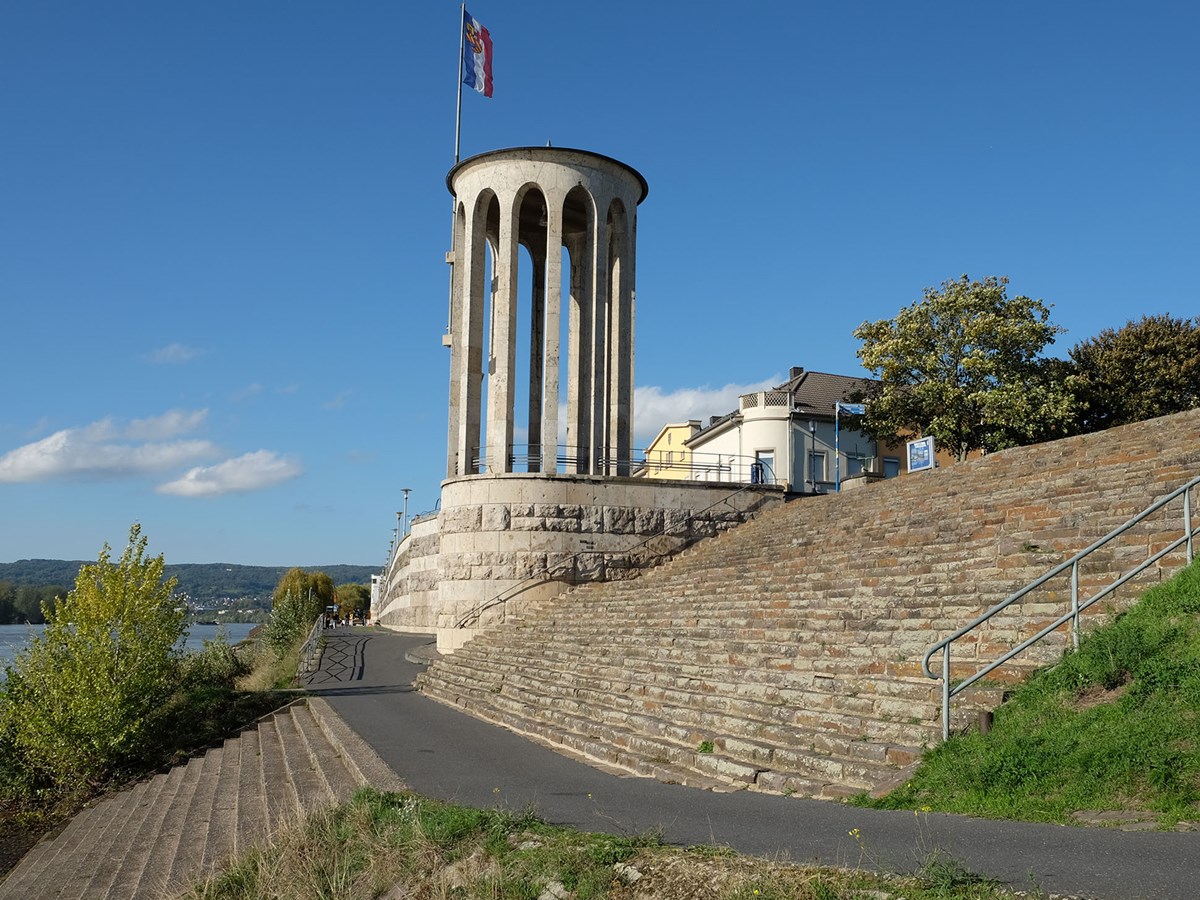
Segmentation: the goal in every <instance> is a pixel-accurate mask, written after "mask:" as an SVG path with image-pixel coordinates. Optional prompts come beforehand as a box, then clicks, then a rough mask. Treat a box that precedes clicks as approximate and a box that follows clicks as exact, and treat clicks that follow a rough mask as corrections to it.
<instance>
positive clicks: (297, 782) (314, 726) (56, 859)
mask: <svg viewBox="0 0 1200 900" xmlns="http://www.w3.org/2000/svg"><path fill="white" fill-rule="evenodd" d="M368 781H369V783H371V784H373V785H374V786H376V787H379V788H381V789H384V790H388V789H398V788H399V787H401V784H400V782H399V780H398V779H397V778H396V776H395V775H394V774H393V773H392V772H391V770H390V769H388V767H387V766H386V765H385V764H384V763H383V762H382V761H381V760H379V758H378V757H377V756H376V755H375V754H374V751H371V750H370V749H369V748H367V747H366V745H365V744H363V743H362V742H361V741H360V740H359V739H358V738H357V737H355V736H354V735H353V734H352V733H351V732H350V730H349V728H348V727H347V726H346V725H345V723H343V722H342V720H341V719H340V718H338V716H337V715H336V714H335V713H334V712H333V711H332V709H330V707H329V705H328V704H327V703H326V702H325V701H324V700H321V699H319V698H310V699H308V700H302V701H298V702H296V703H294V704H293V705H291V706H289V707H287V708H286V709H283V710H280V711H279V712H277V713H275V714H274V715H272V716H270V717H269V718H266V719H263V720H262V721H260V722H259V723H258V724H257V725H256V726H255V727H253V728H251V729H249V730H247V731H245V732H243V733H242V734H240V735H239V736H237V737H235V738H230V739H229V740H227V741H225V742H224V743H223V744H222V745H221V746H219V747H213V748H211V749H209V750H208V751H207V752H205V753H204V754H202V755H199V756H195V757H193V758H192V759H191V760H189V761H188V762H187V763H185V764H182V765H179V766H175V767H174V768H172V769H171V770H170V771H168V772H165V773H162V774H159V775H155V776H154V777H152V778H148V779H146V780H144V781H141V782H138V783H137V784H135V785H133V786H132V787H130V788H128V789H126V790H122V791H120V792H119V793H117V794H115V795H113V796H109V797H106V798H104V799H102V800H100V801H99V802H97V803H95V804H94V805H93V806H89V807H87V808H86V809H84V810H83V811H81V812H80V813H79V814H78V815H76V816H75V818H73V819H72V820H71V821H70V822H69V823H68V824H67V826H66V828H64V829H63V830H62V831H61V832H60V833H58V834H57V835H54V836H48V837H46V838H44V839H43V840H42V841H41V842H40V843H38V845H37V846H35V847H34V848H33V849H32V850H30V851H29V853H28V854H26V855H25V858H24V859H22V860H21V862H20V863H18V865H17V866H16V868H14V869H13V870H12V871H11V872H9V874H8V877H7V878H5V880H4V881H3V882H0V900H40V898H51V897H53V898H60V900H133V898H147V900H160V898H163V897H172V896H177V895H179V894H181V893H182V892H184V891H185V890H187V889H188V888H190V887H191V886H192V885H193V884H194V883H195V882H197V881H199V880H201V879H203V878H206V877H208V876H209V875H211V874H212V873H214V872H216V871H218V870H219V869H220V867H221V866H222V865H224V864H225V863H227V862H228V861H229V860H230V859H232V858H233V857H234V856H236V855H240V854H242V853H244V852H246V851H247V850H248V849H250V848H252V847H254V846H260V845H262V844H264V843H265V842H266V840H267V838H268V837H269V836H270V835H272V834H273V833H275V832H277V831H278V830H280V829H281V828H283V827H285V826H287V825H290V824H293V823H295V822H299V821H300V820H301V819H302V818H303V817H304V816H306V815H309V814H311V813H312V812H315V811H317V810H319V809H322V808H325V807H328V806H332V805H334V804H336V803H342V802H345V801H346V800H348V799H349V798H350V796H351V795H352V794H353V793H354V791H355V790H357V788H358V787H359V786H361V785H364V784H367V783H368Z"/></svg>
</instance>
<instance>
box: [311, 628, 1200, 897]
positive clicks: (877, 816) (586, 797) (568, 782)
mask: <svg viewBox="0 0 1200 900" xmlns="http://www.w3.org/2000/svg"><path fill="white" fill-rule="evenodd" d="M430 640H431V639H430V638H429V637H426V636H422V635H398V634H393V633H386V632H377V631H374V630H370V631H368V630H366V629H361V628H344V629H339V630H337V631H334V632H331V637H330V643H329V648H328V650H327V653H326V658H327V659H328V660H329V666H328V670H326V668H325V667H323V669H322V672H321V673H317V675H316V677H314V679H313V682H314V683H313V685H312V687H313V690H315V691H317V692H319V693H320V694H321V695H322V696H324V697H325V698H326V699H327V700H328V701H329V702H330V704H331V705H332V706H333V707H334V709H336V710H337V712H338V714H339V715H341V716H342V718H343V719H345V721H346V722H347V723H348V724H349V725H350V726H351V727H352V728H353V729H354V730H355V731H357V732H358V733H359V734H360V735H361V736H362V737H363V738H364V739H365V740H366V741H367V743H369V744H370V745H371V746H373V747H374V748H375V750H376V751H377V752H378V753H379V755H380V756H381V757H383V759H384V760H385V761H386V762H387V763H388V764H389V765H391V766H392V768H393V769H395V771H396V772H397V774H398V775H400V777H401V778H403V779H404V780H405V782H406V783H407V784H408V785H409V786H410V787H411V789H412V790H414V791H416V792H417V793H419V794H423V795H425V796H429V797H436V798H440V799H443V800H450V801H455V802H458V803H463V804H467V805H471V806H477V807H497V806H499V807H505V808H509V809H514V810H516V809H522V808H524V807H525V806H526V805H527V804H533V806H534V807H535V809H536V810H537V812H538V814H539V815H540V816H541V817H542V818H543V819H545V820H547V821H549V822H554V823H559V824H563V825H570V826H573V827H576V828H581V829H585V830H589V831H604V832H609V833H626V834H628V833H638V832H644V831H646V830H649V829H655V828H659V829H662V831H663V834H664V836H665V839H666V840H667V841H668V842H670V843H674V844H683V845H687V844H719V845H728V846H730V847H732V848H734V849H736V850H738V851H740V852H743V853H752V854H760V855H771V856H778V855H780V854H784V855H786V858H790V859H791V860H793V861H795V862H817V863H821V864H826V865H847V866H856V865H862V866H864V867H874V868H888V869H898V870H904V871H911V870H912V869H914V868H916V866H917V864H918V862H919V860H920V858H922V857H923V856H924V855H925V854H926V853H928V852H930V851H932V850H934V849H935V848H938V849H940V850H943V851H945V852H948V853H950V854H952V855H953V856H954V857H955V858H956V859H958V860H959V861H961V862H962V863H963V864H965V865H966V866H967V867H968V868H970V869H971V870H972V871H975V872H979V873H982V874H985V875H988V876H991V877H993V878H997V879H999V880H1001V881H1004V882H1007V883H1009V884H1011V885H1013V886H1014V887H1018V888H1031V887H1033V886H1035V885H1036V886H1038V887H1040V888H1041V889H1042V890H1044V891H1047V892H1050V893H1054V894H1066V895H1071V896H1082V897H1092V898H1114V900H1116V898H1119V900H1133V898H1147V900H1149V898H1153V900H1169V898H1180V900H1184V898H1186V900H1193V898H1196V897H1200V833H1191V834H1178V833H1174V832H1170V833H1162V832H1121V831H1115V830H1111V829H1100V828H1073V827H1063V826H1056V825H1036V824H1025V823H1015V822H995V821H990V820H984V819H971V818H968V817H965V816H952V815H942V814H929V815H925V814H922V815H921V816H919V817H918V816H914V815H913V813H912V812H906V811H900V812H891V811H882V810H867V809H857V808H854V807H849V806H844V805H842V804H839V803H830V802H825V801H818V800H801V799H798V798H793V797H780V796H772V795H768V794H759V793H753V792H748V791H739V792H735V793H727V794H719V793H713V792H711V791H703V790H697V789H694V788H686V787H682V786H680V785H667V784H661V783H659V782H657V781H653V780H650V779H645V778H632V777H620V776H614V775H609V774H606V773H604V772H602V771H600V770H598V769H594V768H592V767H591V766H588V765H584V764H582V763H579V762H576V761H574V760H571V759H568V758H567V757H564V756H561V755H559V754H557V753H555V752H553V751H552V750H549V749H547V748H545V747H543V746H541V745H539V744H535V743H532V742H530V741H528V740H526V739H524V738H522V737H520V736H518V735H516V734H513V733H512V732H510V731H506V730H505V729H503V728H497V727H495V726H492V725H488V724H486V723H484V722H481V721H479V720H477V719H474V718H472V717H471V716H468V715H466V714H463V713H460V712H457V711H456V710H454V709H451V708H449V707H447V706H445V705H443V704H440V703H437V702H435V701H433V700H430V699H428V698H427V697H424V696H422V695H421V694H419V693H417V692H415V691H413V689H412V682H413V679H414V678H415V677H416V675H417V673H418V672H419V671H420V669H421V667H420V666H418V665H415V664H413V663H410V662H407V661H406V660H405V658H404V654H405V652H406V651H407V650H411V649H413V648H416V647H419V646H421V645H425V644H428V643H429V642H430ZM855 828H857V829H858V832H859V834H860V835H861V839H860V840H861V844H860V843H859V842H858V841H855V840H854V839H853V838H851V837H850V836H849V834H848V832H849V831H850V830H851V829H855ZM864 850H865V855H864Z"/></svg>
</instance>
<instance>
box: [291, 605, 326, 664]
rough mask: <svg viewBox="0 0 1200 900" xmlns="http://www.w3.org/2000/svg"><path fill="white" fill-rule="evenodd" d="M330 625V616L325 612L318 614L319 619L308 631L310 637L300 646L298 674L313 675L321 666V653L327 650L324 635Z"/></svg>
mask: <svg viewBox="0 0 1200 900" xmlns="http://www.w3.org/2000/svg"><path fill="white" fill-rule="evenodd" d="M328 625H329V618H328V616H326V615H325V613H321V614H320V615H319V616H317V621H315V622H313V627H312V630H310V631H309V632H308V639H307V640H305V642H304V643H303V644H302V645H301V646H300V665H299V666H298V667H297V670H296V674H297V675H311V674H312V673H313V672H315V671H317V669H319V668H321V654H322V652H324V650H325V644H324V641H323V640H322V637H323V636H324V634H325V629H326V628H327V627H328Z"/></svg>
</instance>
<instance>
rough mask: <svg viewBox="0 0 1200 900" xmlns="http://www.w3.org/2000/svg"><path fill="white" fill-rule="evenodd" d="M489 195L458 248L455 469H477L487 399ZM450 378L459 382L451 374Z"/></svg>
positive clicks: (474, 210) (473, 211)
mask: <svg viewBox="0 0 1200 900" xmlns="http://www.w3.org/2000/svg"><path fill="white" fill-rule="evenodd" d="M490 199H491V198H490V197H486V198H480V199H479V200H478V201H475V200H474V198H471V206H470V207H469V208H468V211H467V213H466V216H465V221H464V226H463V230H462V240H461V241H459V243H458V244H457V246H456V247H455V250H454V254H455V267H456V268H457V267H459V266H461V267H462V269H461V272H460V273H458V274H457V275H456V277H457V278H458V279H459V284H460V289H459V294H460V296H459V301H458V303H457V308H458V314H459V318H458V320H457V322H456V323H455V324H454V333H453V334H452V335H451V340H452V342H453V343H452V359H453V361H454V362H455V363H456V364H457V384H456V388H457V391H458V398H457V402H454V401H451V408H452V409H453V410H454V412H455V413H456V414H457V422H452V423H451V426H450V427H451V428H457V431H458V436H457V439H456V442H455V453H456V454H457V461H456V463H455V469H456V474H459V475H470V474H474V473H475V472H476V471H478V469H477V468H476V466H475V463H474V457H475V456H476V454H477V453H478V452H479V445H480V440H479V437H480V415H481V409H482V400H483V293H484V290H485V289H486V284H485V279H484V274H485V264H486V261H487V210H488V206H489V201H490ZM451 383H452V384H454V383H455V379H454V378H453V377H452V379H451Z"/></svg>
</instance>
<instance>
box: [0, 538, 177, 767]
mask: <svg viewBox="0 0 1200 900" xmlns="http://www.w3.org/2000/svg"><path fill="white" fill-rule="evenodd" d="M174 591H175V582H174V580H173V579H172V580H167V581H164V580H163V558H162V556H161V555H160V556H156V557H151V558H148V557H147V556H146V538H145V537H143V536H142V533H141V526H140V525H137V524H134V525H133V526H132V527H131V528H130V529H129V543H128V546H126V548H125V551H124V552H123V553H122V554H121V558H120V560H119V561H118V562H116V563H113V562H112V561H111V558H110V550H109V547H108V545H107V544H105V545H104V549H103V550H101V551H100V557H99V559H98V560H97V562H96V563H95V564H94V565H85V566H83V567H82V568H81V569H80V570H79V576H78V577H77V578H76V580H75V588H74V590H72V591H71V592H70V593H68V594H67V596H66V598H65V599H63V600H62V601H60V602H58V603H54V604H51V603H44V604H43V606H42V612H43V615H44V616H45V618H46V628H45V631H44V632H43V634H42V635H41V636H40V637H35V638H34V639H33V640H32V642H31V643H30V645H29V647H28V648H27V649H26V650H25V651H23V652H22V653H19V654H18V655H17V657H16V659H15V660H14V662H13V664H12V665H11V666H10V667H9V668H8V669H7V680H6V682H5V684H4V686H3V688H2V689H0V733H2V736H3V743H4V744H5V745H7V746H9V747H11V748H12V749H13V751H14V752H15V753H16V754H17V755H19V756H20V758H21V760H22V762H23V763H24V765H25V766H26V767H27V769H28V770H29V771H30V772H31V773H34V774H35V775H37V776H41V777H42V778H44V779H46V780H48V781H50V782H52V783H54V784H56V785H58V786H60V787H61V786H65V785H69V784H73V783H78V782H80V781H82V782H84V783H89V784H95V783H97V782H99V781H100V780H102V779H103V778H104V777H106V776H107V775H108V774H109V773H110V772H111V771H112V769H113V767H114V766H116V765H118V764H120V763H121V762H123V761H127V760H130V759H132V758H135V757H136V756H137V755H138V753H139V752H141V751H142V750H143V749H144V748H145V746H146V744H147V742H148V740H149V739H150V738H151V735H152V734H153V729H154V727H155V722H156V716H157V714H158V712H159V711H160V709H161V708H162V705H163V704H164V702H165V701H166V700H167V699H168V698H169V697H170V695H171V694H172V693H173V692H174V690H175V686H176V681H177V672H178V668H177V664H176V663H177V660H178V656H179V643H180V639H181V638H182V636H183V630H184V613H183V610H182V609H179V608H177V606H176V603H175V601H174Z"/></svg>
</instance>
